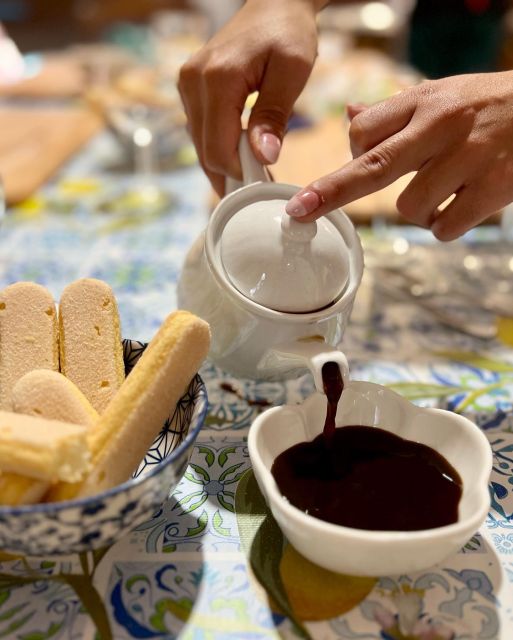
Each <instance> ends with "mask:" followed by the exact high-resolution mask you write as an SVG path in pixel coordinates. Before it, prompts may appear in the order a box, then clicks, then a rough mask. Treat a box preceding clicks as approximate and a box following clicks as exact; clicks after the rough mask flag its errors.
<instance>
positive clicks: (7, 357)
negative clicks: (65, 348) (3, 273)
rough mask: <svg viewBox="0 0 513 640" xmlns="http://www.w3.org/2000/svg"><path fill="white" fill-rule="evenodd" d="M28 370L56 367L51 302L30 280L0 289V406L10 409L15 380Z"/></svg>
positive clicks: (51, 299)
mask: <svg viewBox="0 0 513 640" xmlns="http://www.w3.org/2000/svg"><path fill="white" fill-rule="evenodd" d="M32 369H51V370H53V371H58V370H59V349H58V329H57V314H56V310H55V303H54V301H53V298H52V295H51V294H50V292H49V291H48V290H47V289H45V287H42V286H41V285H39V284H35V283H33V282H17V283H15V284H12V285H9V286H8V287H6V288H5V289H3V290H2V291H1V292H0V409H4V410H9V409H10V408H11V391H12V388H13V386H14V385H15V383H16V382H17V381H18V380H19V378H21V377H22V376H23V375H25V374H26V373H27V372H28V371H31V370H32Z"/></svg>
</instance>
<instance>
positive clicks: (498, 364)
mask: <svg viewBox="0 0 513 640" xmlns="http://www.w3.org/2000/svg"><path fill="white" fill-rule="evenodd" d="M433 353H434V354H435V355H436V356H439V357H440V358H447V360H454V361H455V362H461V363H463V364H469V365H471V366H472V367H476V368H477V369H486V370H487V371H494V372H495V373H513V365H511V364H509V363H508V362H503V361H502V360H496V359H494V358H488V357H487V356H483V355H482V354H480V353H477V352H473V351H450V350H447V351H446V350H443V351H434V352H433Z"/></svg>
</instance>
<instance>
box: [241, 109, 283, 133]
mask: <svg viewBox="0 0 513 640" xmlns="http://www.w3.org/2000/svg"><path fill="white" fill-rule="evenodd" d="M291 110H292V105H290V107H289V106H288V105H278V104H273V105H269V106H268V105H265V106H264V105H261V106H260V105H256V106H255V107H254V109H253V111H252V113H251V123H250V125H251V124H253V123H254V122H257V121H258V122H265V123H266V125H269V126H270V127H271V129H273V130H275V131H283V130H284V129H285V128H286V126H287V121H288V119H289V115H290V112H291Z"/></svg>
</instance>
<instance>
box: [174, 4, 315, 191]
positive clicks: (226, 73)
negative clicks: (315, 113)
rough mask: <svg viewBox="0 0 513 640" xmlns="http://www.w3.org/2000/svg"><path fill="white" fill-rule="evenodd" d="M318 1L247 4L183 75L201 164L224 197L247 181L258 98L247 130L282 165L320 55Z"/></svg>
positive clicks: (260, 152) (264, 154) (262, 155)
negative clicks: (253, 97) (244, 163)
mask: <svg viewBox="0 0 513 640" xmlns="http://www.w3.org/2000/svg"><path fill="white" fill-rule="evenodd" d="M320 5H322V2H319V0H248V1H247V2H246V4H245V5H244V6H243V7H242V8H241V9H240V11H239V12H238V13H237V14H236V15H235V16H234V17H233V18H232V20H231V21H230V22H229V23H228V24H227V25H226V26H225V27H224V28H223V29H221V30H220V31H219V32H218V33H217V34H216V35H215V36H214V37H213V38H212V39H211V40H210V41H209V42H208V43H207V44H206V45H205V46H204V47H203V48H202V49H201V50H200V51H199V52H198V53H197V54H195V55H194V56H193V57H192V58H191V59H190V60H189V61H188V62H186V63H185V65H184V66H183V67H182V69H181V71H180V79H179V83H178V88H179V90H180V95H181V97H182V101H183V104H184V108H185V112H186V115H187V119H188V126H189V130H190V133H191V136H192V139H193V142H194V145H195V147H196V151H197V153H198V156H199V161H200V163H201V165H202V167H203V168H204V170H205V172H206V173H207V175H208V176H209V178H210V181H211V182H212V184H213V186H214V188H215V189H216V191H217V192H218V193H219V195H223V193H224V182H225V179H224V176H226V175H230V176H232V177H234V178H238V179H240V177H241V170H240V164H239V158H238V154H237V145H238V141H239V137H240V133H241V114H242V111H243V109H244V104H245V102H246V99H247V97H248V96H249V95H250V94H251V93H253V92H254V91H259V96H258V99H257V101H256V103H255V105H254V107H253V109H252V111H251V116H250V119H249V123H248V132H249V140H250V144H251V147H252V149H253V152H254V154H255V155H256V157H257V158H258V159H259V160H260V162H262V163H263V164H266V165H268V164H273V163H274V162H276V160H277V159H278V155H279V153H280V146H281V141H282V139H283V135H284V133H285V128H286V126H287V120H288V118H289V116H290V113H291V111H292V107H293V105H294V102H295V101H296V99H297V97H298V96H299V94H300V93H301V90H302V89H303V87H304V85H305V83H306V81H307V79H308V77H309V75H310V72H311V70H312V67H313V64H314V61H315V57H316V54H317V29H316V21H315V12H316V7H318V6H320Z"/></svg>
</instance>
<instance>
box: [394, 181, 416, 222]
mask: <svg viewBox="0 0 513 640" xmlns="http://www.w3.org/2000/svg"><path fill="white" fill-rule="evenodd" d="M418 202H419V198H418V195H417V194H415V193H414V192H413V190H412V189H408V188H406V189H405V190H404V191H403V192H402V193H401V194H400V195H399V197H398V198H397V202H396V208H397V210H398V211H399V213H400V214H401V215H402V216H403V217H404V218H406V219H407V220H415V218H416V215H417V213H418V210H419V206H418Z"/></svg>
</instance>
